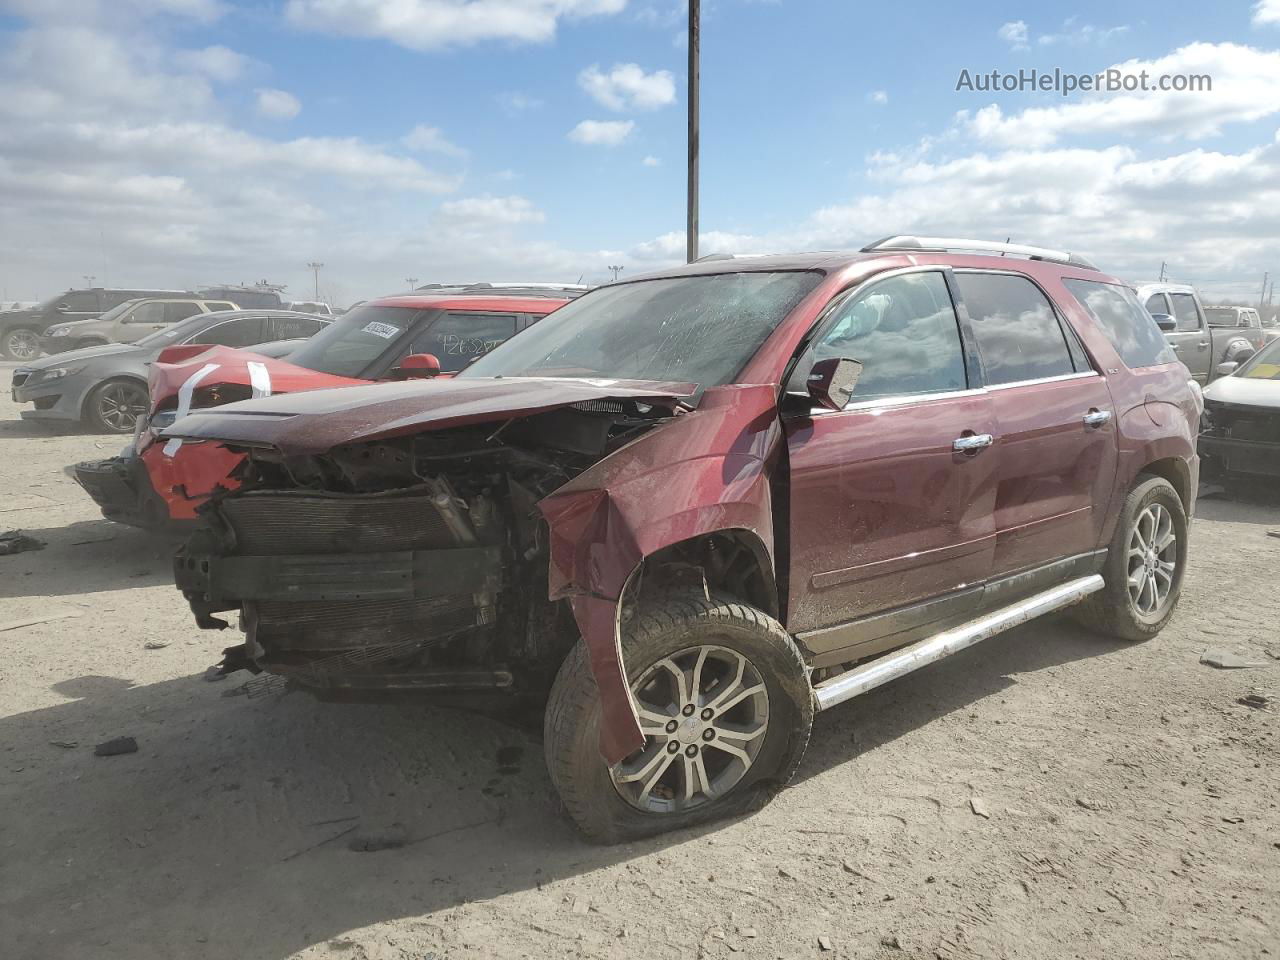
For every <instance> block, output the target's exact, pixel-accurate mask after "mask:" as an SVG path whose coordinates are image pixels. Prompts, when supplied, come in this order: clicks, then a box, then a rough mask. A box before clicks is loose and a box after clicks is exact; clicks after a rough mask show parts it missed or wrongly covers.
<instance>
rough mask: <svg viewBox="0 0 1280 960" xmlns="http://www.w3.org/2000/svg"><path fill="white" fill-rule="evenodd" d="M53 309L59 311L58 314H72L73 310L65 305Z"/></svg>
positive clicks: (61, 304)
mask: <svg viewBox="0 0 1280 960" xmlns="http://www.w3.org/2000/svg"><path fill="white" fill-rule="evenodd" d="M53 309H54V310H56V311H58V313H70V312H71V308H70V307H69V306H67V305H66V304H65V303H60V304H58V305H57V306H56V307H54V308H53Z"/></svg>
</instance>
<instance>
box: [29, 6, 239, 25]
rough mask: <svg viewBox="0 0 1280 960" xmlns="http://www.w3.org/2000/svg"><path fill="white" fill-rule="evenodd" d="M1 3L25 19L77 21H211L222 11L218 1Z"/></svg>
mask: <svg viewBox="0 0 1280 960" xmlns="http://www.w3.org/2000/svg"><path fill="white" fill-rule="evenodd" d="M4 6H5V7H6V8H7V9H8V10H9V11H11V12H12V13H14V14H16V15H17V16H20V17H25V18H27V19H29V20H39V21H45V22H53V21H63V22H67V23H79V24H84V23H85V22H87V21H90V20H97V19H104V20H107V21H109V22H116V23H118V22H119V21H120V19H121V18H134V19H145V18H147V17H154V16H159V15H165V16H177V17H187V18H189V19H192V20H196V21H198V22H201V23H211V22H212V21H214V20H217V19H218V18H219V17H220V16H222V14H223V13H225V12H226V6H225V4H224V3H223V2H222V0H4Z"/></svg>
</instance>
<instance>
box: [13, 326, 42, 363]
mask: <svg viewBox="0 0 1280 960" xmlns="http://www.w3.org/2000/svg"><path fill="white" fill-rule="evenodd" d="M4 349H5V352H6V353H7V354H9V356H11V357H13V359H14V360H34V359H35V358H36V357H38V356H40V338H39V337H38V336H36V335H35V334H34V333H32V332H31V331H30V330H13V331H10V333H9V334H8V336H6V337H5V338H4Z"/></svg>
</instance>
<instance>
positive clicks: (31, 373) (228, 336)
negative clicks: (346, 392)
mask: <svg viewBox="0 0 1280 960" xmlns="http://www.w3.org/2000/svg"><path fill="white" fill-rule="evenodd" d="M135 302H136V303H138V304H140V305H141V306H144V307H145V306H148V305H150V304H152V303H158V301H147V300H143V301H128V302H126V303H124V304H122V305H121V306H120V307H118V308H117V310H120V311H123V313H122V314H121V316H119V317H117V318H115V319H108V318H109V317H110V314H111V313H112V312H114V311H109V312H108V314H107V315H104V317H103V318H102V319H100V320H96V321H82V322H84V323H90V324H108V323H120V324H122V325H123V324H127V323H129V322H130V321H129V315H128V314H129V311H130V310H132V309H133V307H132V306H131V304H133V303H135ZM166 303H180V304H183V305H184V307H185V306H186V305H188V304H190V303H195V305H196V306H197V307H198V308H200V309H198V310H197V311H196V312H195V314H194V315H188V316H185V317H183V318H181V319H178V320H176V321H175V322H173V323H168V324H156V325H153V328H152V329H150V330H148V331H146V332H145V333H146V335H145V336H142V337H139V338H137V340H136V342H127V341H126V342H114V343H109V342H106V341H100V342H94V343H92V344H91V345H90V346H83V347H81V348H80V349H77V350H71V351H69V352H66V353H56V354H55V355H54V356H50V357H46V358H44V359H42V360H36V361H33V362H31V363H26V364H23V365H21V366H19V367H18V368H17V369H15V370H14V371H13V385H12V390H13V400H14V402H15V403H30V404H33V406H34V409H31V410H23V411H22V414H21V415H22V417H23V419H26V420H53V421H69V422H75V421H79V422H81V423H84V424H85V425H87V426H89V427H92V428H94V429H97V430H101V431H102V432H104V433H123V434H128V433H133V432H134V428H135V426H136V424H137V420H138V417H139V416H141V415H143V414H145V413H146V411H147V377H148V367H150V366H151V365H152V364H153V363H154V362H155V361H156V360H157V359H158V358H159V357H160V356H161V354H162V353H163V351H164V350H165V349H166V348H169V347H173V346H175V345H184V346H185V345H193V346H198V347H206V348H207V347H208V346H213V345H222V346H227V347H242V348H247V349H250V350H253V351H255V352H256V353H264V352H265V353H274V354H276V355H283V354H285V353H288V352H291V351H293V350H295V349H296V348H297V347H298V345H299V344H300V343H301V341H303V340H305V339H306V338H308V337H310V336H312V335H314V334H315V333H318V332H319V331H320V330H322V329H323V328H324V327H325V326H327V325H328V324H329V323H330V322H331V321H330V320H329V319H328V318H326V317H313V316H310V315H308V314H301V313H292V312H287V311H281V310H220V311H216V312H208V313H206V312H203V307H205V306H208V305H209V302H208V301H202V302H195V301H167V302H166ZM135 325H136V326H138V327H147V326H152V325H148V324H145V323H137V324H135ZM126 336H127V334H126Z"/></svg>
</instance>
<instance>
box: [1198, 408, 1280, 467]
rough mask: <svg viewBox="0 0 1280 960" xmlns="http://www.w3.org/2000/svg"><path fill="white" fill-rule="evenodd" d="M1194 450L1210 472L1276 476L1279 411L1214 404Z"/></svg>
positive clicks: (1279, 464)
mask: <svg viewBox="0 0 1280 960" xmlns="http://www.w3.org/2000/svg"><path fill="white" fill-rule="evenodd" d="M1207 412H1208V416H1209V417H1210V418H1211V419H1210V421H1209V424H1210V429H1209V430H1208V431H1207V432H1205V433H1202V434H1201V435H1200V440H1199V442H1198V445H1197V446H1198V450H1199V453H1200V456H1201V457H1203V458H1204V460H1205V462H1206V466H1207V467H1208V470H1207V471H1206V472H1207V473H1208V474H1210V475H1221V474H1224V473H1243V474H1254V475H1258V476H1270V477H1280V411H1273V410H1260V409H1258V408H1256V407H1244V406H1237V405H1233V404H1221V403H1215V404H1213V405H1212V406H1210V407H1209V408H1208V411H1207Z"/></svg>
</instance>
